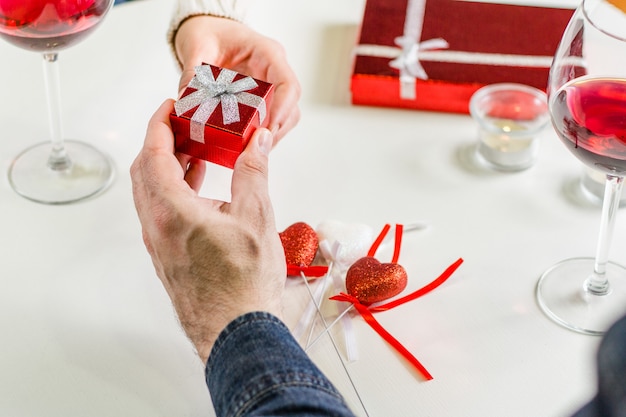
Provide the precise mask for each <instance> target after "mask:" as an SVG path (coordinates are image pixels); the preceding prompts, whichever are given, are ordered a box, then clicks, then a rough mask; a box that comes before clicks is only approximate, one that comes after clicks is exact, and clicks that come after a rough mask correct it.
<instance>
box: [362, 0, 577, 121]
mask: <svg viewBox="0 0 626 417" xmlns="http://www.w3.org/2000/svg"><path fill="white" fill-rule="evenodd" d="M572 14H573V10H571V9H561V8H546V7H537V6H520V5H509V4H495V3H483V2H471V1H458V0H367V2H366V5H365V11H364V15H363V22H362V26H361V33H360V37H359V44H358V45H357V47H356V54H355V55H356V56H355V61H354V71H353V74H352V80H351V90H352V103H354V104H364V105H374V106H387V107H400V108H412V109H422V110H434V111H446V112H457V113H468V112H469V109H468V105H469V100H470V97H471V96H472V94H473V93H474V92H475V91H476V90H478V89H479V88H480V87H483V86H485V85H487V84H493V83H502V82H513V83H520V84H526V85H530V86H533V87H536V88H539V89H541V90H545V89H546V85H547V81H548V73H549V67H550V64H551V62H552V57H553V55H554V53H555V51H556V48H557V46H558V44H559V41H560V38H561V35H562V34H563V32H564V30H565V27H566V26H567V23H568V22H569V19H570V18H571V16H572Z"/></svg>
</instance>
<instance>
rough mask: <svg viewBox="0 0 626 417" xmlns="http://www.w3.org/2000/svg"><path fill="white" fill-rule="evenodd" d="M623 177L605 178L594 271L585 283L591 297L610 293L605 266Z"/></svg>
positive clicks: (610, 176) (612, 176) (611, 176)
mask: <svg viewBox="0 0 626 417" xmlns="http://www.w3.org/2000/svg"><path fill="white" fill-rule="evenodd" d="M623 182H624V178H623V177H618V176H615V175H607V176H606V186H605V189H604V201H603V203H602V219H601V221H600V236H599V238H598V247H597V249H596V259H595V264H594V271H593V274H591V275H590V276H589V277H588V278H587V280H586V281H585V290H586V291H587V292H589V293H591V294H593V295H606V294H608V293H609V292H610V291H611V288H610V285H609V280H608V278H607V276H606V265H607V263H608V261H609V247H610V245H611V238H612V236H613V230H614V229H615V227H614V225H615V214H616V213H617V209H618V208H619V200H620V196H621V193H622V185H623Z"/></svg>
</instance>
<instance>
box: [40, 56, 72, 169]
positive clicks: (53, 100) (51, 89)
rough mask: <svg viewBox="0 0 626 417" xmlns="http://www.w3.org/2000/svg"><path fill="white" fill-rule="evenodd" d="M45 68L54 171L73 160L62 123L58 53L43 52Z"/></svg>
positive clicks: (49, 164)
mask: <svg viewBox="0 0 626 417" xmlns="http://www.w3.org/2000/svg"><path fill="white" fill-rule="evenodd" d="M43 60H44V64H43V69H44V78H45V83H46V97H47V99H48V100H47V101H48V117H49V122H50V136H51V138H50V139H51V142H52V151H51V152H50V156H49V157H48V168H50V169H52V170H54V171H65V170H68V169H69V168H70V167H71V165H72V162H71V160H70V158H69V156H68V155H67V152H66V151H65V146H64V144H63V126H62V124H61V88H60V82H59V64H58V62H57V61H58V54H57V53H54V52H46V53H44V54H43Z"/></svg>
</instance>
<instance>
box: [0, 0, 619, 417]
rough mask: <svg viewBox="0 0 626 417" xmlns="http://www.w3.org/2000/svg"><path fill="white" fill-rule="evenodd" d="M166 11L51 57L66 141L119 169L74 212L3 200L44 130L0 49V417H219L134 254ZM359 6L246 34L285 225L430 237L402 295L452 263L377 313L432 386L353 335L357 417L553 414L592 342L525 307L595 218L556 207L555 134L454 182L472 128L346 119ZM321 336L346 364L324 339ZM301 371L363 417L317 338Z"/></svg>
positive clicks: (584, 377)
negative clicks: (258, 53) (282, 55)
mask: <svg viewBox="0 0 626 417" xmlns="http://www.w3.org/2000/svg"><path fill="white" fill-rule="evenodd" d="M172 3H173V0H142V1H137V2H134V3H130V4H124V5H121V6H116V7H115V8H114V9H113V10H112V12H111V14H110V15H109V17H108V18H107V20H106V21H105V22H104V23H103V25H102V26H101V28H100V29H99V30H98V31H97V32H96V33H94V34H93V35H92V36H91V37H90V38H89V39H87V40H85V41H84V42H83V43H82V44H79V45H77V46H76V47H74V48H72V49H70V50H68V51H66V52H63V53H61V55H60V64H61V76H62V91H63V112H64V120H65V132H66V136H67V137H68V138H76V139H84V140H87V141H89V142H90V143H92V144H94V145H96V146H97V147H99V148H101V149H103V150H104V151H106V152H108V153H109V154H110V155H111V156H112V158H113V160H114V161H115V164H116V167H117V178H116V180H115V182H114V184H113V185H112V187H111V188H110V189H109V190H108V191H107V192H105V193H104V194H102V195H100V196H98V197H97V198H94V199H92V200H89V201H85V202H82V203H78V204H73V205H66V206H46V205H41V204H37V203H33V202H30V201H27V200H25V199H23V198H22V197H19V196H18V195H16V194H15V193H14V192H13V191H12V189H11V188H10V186H9V184H8V181H7V179H6V175H5V172H6V170H7V169H8V166H9V164H10V161H11V159H12V158H13V157H14V156H15V155H16V154H17V153H19V152H20V151H21V150H22V149H24V148H25V147H26V146H28V145H30V144H34V143H36V142H38V141H41V140H45V139H46V137H47V119H46V117H47V116H46V113H45V99H44V90H43V76H42V68H41V66H42V63H41V58H40V57H39V56H38V55H37V54H34V53H31V52H26V51H22V50H20V49H18V48H15V47H13V46H12V45H9V44H8V43H6V42H0V56H1V57H2V58H1V60H0V91H1V92H2V93H1V94H2V101H1V104H0V106H2V107H1V109H0V123H1V125H2V133H0V138H1V140H0V158H1V163H2V167H1V168H2V173H3V174H2V180H1V182H0V213H1V215H0V247H1V251H0V329H1V336H0V337H1V339H0V340H1V341H0V415H3V416H11V417H22V416H24V417H27V416H28V417H30V416H48V417H53V416H59V417H60V416H63V417H72V416H76V417H79V416H80V417H83V416H91V417H101V416H133V417H143V416H146V417H156V416H178V417H183V416H212V415H214V414H213V411H212V407H211V403H210V398H209V395H208V392H207V390H206V387H205V385H204V381H203V368H202V365H201V364H200V363H199V360H198V359H197V358H196V357H195V355H194V352H193V350H192V348H191V345H190V344H189V342H188V341H187V339H186V338H185V336H184V335H183V333H182V331H181V330H180V327H179V325H178V323H177V321H176V319H175V317H174V315H173V310H172V307H171V305H170V302H169V299H168V298H167V295H166V294H165V291H164V290H163V288H162V287H161V284H160V282H159V281H158V279H157V277H156V275H155V273H154V271H153V268H152V264H151V262H150V259H149V257H148V255H147V253H146V251H145V249H144V246H143V243H142V240H141V231H140V227H139V222H138V220H137V217H136V214H135V211H134V207H133V203H132V196H131V185H130V179H129V176H128V168H129V166H130V164H131V162H132V160H133V159H134V157H135V155H136V153H137V151H138V150H139V148H140V146H141V143H142V141H143V135H144V131H145V126H146V123H147V120H148V118H149V117H150V115H151V114H152V113H153V111H154V110H155V109H156V108H157V107H158V105H159V104H160V103H161V102H162V100H164V99H165V98H167V97H173V96H174V95H175V94H176V90H177V85H178V71H177V68H176V66H175V65H174V61H173V60H172V57H171V55H170V53H169V50H168V47H167V45H166V44H165V41H164V39H165V31H166V27H167V23H168V19H169V16H170V13H171V10H172ZM363 5H364V0H342V1H336V0H318V1H315V2H295V1H289V0H269V1H265V2H256V3H255V5H254V8H253V10H252V14H251V24H252V25H253V26H255V27H256V28H257V29H258V30H260V31H262V32H264V33H266V34H268V35H270V36H272V37H274V38H276V39H278V40H279V41H281V42H282V43H283V44H284V45H285V48H286V50H287V53H288V56H289V59H290V62H291V63H292V65H293V67H294V69H295V70H296V72H297V74H298V76H299V78H300V80H301V83H302V88H303V96H302V100H301V109H302V119H301V122H300V124H299V125H298V126H297V128H295V129H294V130H293V131H292V133H290V134H289V136H288V137H287V138H285V139H284V140H283V141H282V142H281V144H280V145H279V146H278V147H277V148H276V149H275V150H274V152H273V153H272V155H271V167H270V168H271V174H270V175H271V178H270V187H271V194H272V198H273V202H274V207H275V213H276V218H277V223H278V227H279V228H280V229H284V228H286V227H287V226H289V225H290V224H292V223H294V222H297V221H305V222H307V223H309V224H310V225H312V226H314V227H315V226H317V225H318V224H319V223H321V222H323V221H326V220H339V221H342V222H345V223H362V224H366V225H370V226H371V227H372V228H373V229H374V230H375V231H376V232H378V230H380V228H381V227H382V225H383V224H385V223H403V224H408V223H413V222H417V221H420V222H426V223H428V224H429V225H430V227H429V228H428V229H427V230H425V231H422V232H416V233H412V234H407V236H406V237H405V239H404V241H403V247H402V254H401V257H400V263H401V264H402V265H403V266H404V267H405V268H406V270H407V271H408V274H409V286H408V288H407V290H406V292H408V291H410V290H413V289H416V288H418V287H420V286H422V285H424V284H425V283H427V282H429V281H430V280H431V279H433V278H435V277H436V276H437V275H438V274H439V273H440V272H441V271H443V270H444V269H445V267H447V266H448V265H449V264H450V263H452V262H453V261H454V260H456V259H457V258H458V257H463V258H464V259H465V263H464V264H463V265H462V266H461V267H460V269H459V270H458V271H457V273H456V274H454V275H453V277H452V278H451V279H450V280H449V281H448V282H447V283H445V284H444V285H443V286H442V287H440V288H438V289H437V290H436V291H434V292H433V293H431V294H428V295H427V296H425V297H423V298H421V299H419V300H416V301H413V302H411V303H409V304H407V305H404V306H402V307H400V308H397V309H395V310H392V311H389V312H385V313H379V314H378V315H377V318H378V319H379V320H380V322H381V323H382V324H383V326H385V328H386V329H387V330H388V331H389V332H390V333H392V334H393V335H394V336H396V337H397V338H398V339H399V340H400V341H401V342H402V343H403V344H404V345H405V346H407V348H409V349H410V350H411V351H412V352H413V353H414V354H415V355H416V356H417V358H418V359H419V360H421V361H422V362H423V363H424V365H425V366H426V367H427V368H428V369H429V371H430V372H431V373H432V374H433V375H434V377H435V379H434V380H433V381H430V382H424V381H423V380H422V379H421V378H420V377H419V375H417V374H416V373H415V372H414V371H413V370H412V369H411V368H410V367H409V366H408V365H407V363H406V362H405V361H404V359H403V358H402V357H400V356H399V355H398V354H396V352H395V351H393V350H392V349H391V348H390V347H389V346H388V345H387V344H386V343H385V342H384V341H382V340H381V339H380V337H379V336H378V335H377V334H375V333H374V332H373V331H372V330H371V329H370V328H369V327H368V326H367V325H366V324H365V323H364V321H363V320H362V319H361V318H359V317H354V319H353V323H354V326H355V328H356V332H357V340H358V347H359V355H360V356H359V359H358V360H357V361H355V362H351V363H349V364H348V365H347V366H348V370H349V372H350V375H351V376H352V379H353V380H354V381H355V384H356V387H357V389H358V390H359V392H360V395H361V397H362V399H363V401H364V403H365V407H366V408H367V411H368V413H369V415H370V416H372V417H384V416H446V417H448V416H464V417H473V416H476V417H478V416H480V417H485V416H494V417H495V416H508V417H517V416H519V417H529V416H533V417H559V416H567V415H568V414H569V413H570V412H572V411H573V410H574V409H576V408H577V407H578V406H580V405H581V404H582V403H583V402H585V401H586V400H587V399H588V398H589V397H590V396H591V395H592V393H593V392H594V384H595V373H594V372H595V371H594V369H595V366H594V354H595V350H596V348H597V345H598V342H599V340H600V339H599V338H597V337H591V336H584V335H580V334H577V333H574V332H571V331H568V330H565V329H563V328H560V327H559V326H557V325H556V324H554V323H552V322H551V321H549V320H548V319H547V318H546V317H545V316H544V315H543V314H542V313H541V312H540V310H539V308H538V307H537V304H536V302H535V299H534V288H535V283H536V281H537V279H538V277H539V275H540V274H541V273H542V272H543V271H544V270H545V269H546V268H548V267H549V266H551V265H552V264H553V263H555V262H557V261H560V260H562V259H565V258H569V257H573V256H581V255H582V256H586V255H592V254H593V253H594V249H595V243H596V236H597V230H598V227H599V214H600V211H599V209H598V208H597V207H595V206H592V205H585V204H580V203H578V202H576V201H574V200H573V199H572V198H570V197H571V196H569V195H568V193H567V192H565V191H564V190H565V188H566V187H565V185H566V184H568V183H569V182H571V181H572V180H574V179H576V178H577V177H578V176H579V175H580V173H581V171H582V169H581V166H580V164H579V163H578V161H576V160H575V158H574V157H573V156H572V155H570V154H569V153H568V152H567V150H566V149H565V148H564V147H563V146H562V145H561V144H560V143H559V141H558V140H557V139H556V136H555V134H554V133H553V132H552V131H551V130H548V131H546V132H545V133H544V135H543V136H542V140H543V145H542V146H543V147H542V150H541V155H540V158H539V161H538V162H537V164H536V165H535V166H534V167H532V168H531V169H529V170H527V171H524V172H521V173H516V174H497V173H489V172H483V171H480V170H471V169H467V167H464V166H463V164H461V163H460V162H459V159H458V153H459V149H461V148H463V147H466V146H468V145H469V144H471V143H473V142H474V141H475V138H476V132H475V129H476V126H475V124H474V122H473V121H472V120H471V118H470V117H469V116H466V115H456V114H443V113H431V112H419V111H410V110H395V109H382V108H374V107H357V106H352V105H350V102H349V75H350V70H351V63H352V58H351V48H352V46H353V45H354V43H355V39H356V35H357V31H358V25H359V21H360V19H361V14H362V10H363ZM229 174H230V172H229V171H228V170H225V169H220V168H211V169H210V170H209V178H208V179H207V184H206V187H205V191H204V193H206V195H210V196H217V197H221V198H228V182H229ZM624 220H625V219H624V218H623V214H622V212H620V213H619V215H618V220H617V222H618V225H617V230H616V233H615V236H614V243H613V250H612V259H613V260H614V261H617V262H621V263H626V253H625V252H624V250H623V248H624V247H625V246H626V223H625V222H624ZM389 252H390V250H389V249H388V250H386V251H381V252H380V253H379V258H380V259H381V260H385V259H390V256H391V254H390V253H389ZM287 287H288V288H287V293H286V300H285V301H286V304H287V312H286V315H287V317H288V319H287V321H288V325H290V326H294V325H295V323H296V322H297V320H298V317H299V315H300V313H301V311H302V310H303V309H304V306H305V305H306V302H307V294H306V291H305V289H304V287H303V286H302V284H301V283H300V282H298V281H297V280H293V281H289V283H288V286H287ZM325 307H326V309H325V311H327V312H328V313H329V314H330V313H331V312H332V311H333V310H332V307H333V306H332V304H331V302H327V303H326V304H325ZM334 334H335V338H336V340H337V341H338V343H339V345H340V350H343V348H344V346H343V343H342V342H341V328H340V327H339V326H337V327H336V328H334ZM310 353H311V356H312V357H313V359H314V360H315V361H316V363H318V364H319V366H320V367H321V368H322V369H323V370H324V371H325V372H326V373H327V374H328V375H329V377H330V378H331V379H332V381H333V382H334V383H335V384H336V385H337V386H338V387H339V389H340V390H341V391H342V392H343V393H344V395H345V396H346V398H347V399H348V401H349V402H350V403H351V404H352V405H353V407H354V409H355V411H356V412H357V413H358V414H359V415H365V413H364V412H363V411H362V410H361V409H360V406H359V403H358V401H357V398H356V395H355V394H354V391H353V389H352V387H351V385H350V384H349V383H348V380H347V378H346V376H345V374H344V372H343V369H342V368H341V365H340V363H339V362H338V359H337V356H336V355H335V352H334V350H333V349H332V345H331V344H330V342H329V339H328V338H325V339H323V340H322V341H321V342H320V343H318V344H317V345H316V346H315V347H314V348H313V349H312V350H311V352H310Z"/></svg>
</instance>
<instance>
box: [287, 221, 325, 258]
mask: <svg viewBox="0 0 626 417" xmlns="http://www.w3.org/2000/svg"><path fill="white" fill-rule="evenodd" d="M279 236H280V240H281V242H282V244H283V248H284V249H285V260H286V261H287V265H295V266H309V265H311V263H312V262H313V259H315V254H316V253H317V248H318V246H319V241H318V238H317V233H316V232H315V229H313V228H312V227H311V226H309V225H308V224H306V223H304V222H298V223H294V224H292V225H291V226H289V227H288V228H286V229H285V230H284V231H282V232H280V233H279Z"/></svg>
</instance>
